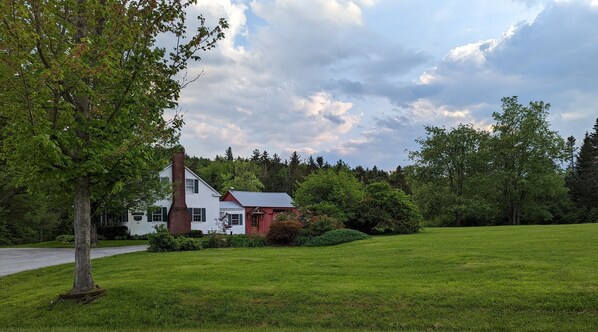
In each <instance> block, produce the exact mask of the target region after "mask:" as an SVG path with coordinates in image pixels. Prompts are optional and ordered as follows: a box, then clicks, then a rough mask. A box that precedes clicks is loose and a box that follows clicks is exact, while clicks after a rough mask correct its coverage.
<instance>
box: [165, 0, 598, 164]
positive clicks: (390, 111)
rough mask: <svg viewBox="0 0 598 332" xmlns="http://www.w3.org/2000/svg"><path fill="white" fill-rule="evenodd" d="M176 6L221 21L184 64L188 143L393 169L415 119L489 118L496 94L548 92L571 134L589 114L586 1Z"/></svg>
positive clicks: (214, 0) (591, 91)
mask: <svg viewBox="0 0 598 332" xmlns="http://www.w3.org/2000/svg"><path fill="white" fill-rule="evenodd" d="M188 14H189V16H197V15H198V14H202V15H203V16H204V17H205V18H206V19H207V24H208V25H212V26H213V25H214V23H215V22H216V20H217V19H218V18H220V17H224V18H226V19H227V21H228V23H229V25H230V28H229V29H228V30H226V31H225V33H226V38H225V39H224V40H222V41H221V42H220V43H219V44H218V46H217V47H216V48H215V49H213V50H210V51H208V52H206V53H202V54H200V56H201V57H202V59H201V61H199V62H196V63H192V64H190V66H189V73H188V74H187V75H188V76H190V77H193V76H194V75H199V74H201V77H199V79H198V80H197V81H195V82H193V83H191V84H190V85H189V86H187V87H186V88H185V89H184V90H183V92H182V93H181V97H180V100H179V110H178V111H179V112H181V113H182V114H184V120H185V126H184V128H183V129H182V132H181V144H182V145H183V146H184V147H185V149H186V152H187V154H189V155H194V156H198V157H199V156H201V157H208V158H213V157H214V156H216V154H219V155H223V154H224V151H225V150H226V148H227V147H229V146H230V147H231V148H232V150H233V153H234V155H235V156H241V157H249V156H251V154H252V151H253V150H254V149H259V150H260V151H264V150H266V151H268V153H269V155H270V156H272V155H273V154H274V153H277V154H278V155H279V156H280V157H281V158H282V159H283V160H284V159H288V158H289V156H290V154H291V153H292V152H293V151H297V152H298V153H299V155H300V156H301V158H302V159H307V158H309V156H313V157H314V158H315V157H316V156H323V157H324V158H325V160H328V161H329V162H331V163H335V162H336V161H337V160H339V159H342V160H343V161H344V162H346V163H348V164H349V165H350V166H352V167H355V166H357V165H361V166H363V167H369V168H371V167H373V166H374V165H376V166H378V168H382V169H386V170H393V169H394V168H395V167H396V166H398V165H402V166H405V165H409V164H411V163H412V161H410V160H409V158H408V151H413V150H417V149H418V144H417V143H416V142H415V140H416V139H417V138H421V137H424V135H425V131H424V126H428V125H431V126H444V127H446V128H451V127H455V126H457V125H458V124H460V123H472V124H474V125H475V126H476V127H477V128H482V129H490V128H491V125H492V123H493V120H492V113H493V112H500V111H501V108H500V107H501V101H500V99H501V98H502V97H506V96H518V97H519V101H520V102H521V103H522V104H527V103H529V102H530V101H539V100H542V101H545V102H548V103H550V104H551V109H550V115H549V118H548V120H549V122H550V123H551V128H552V129H553V130H556V131H558V132H559V133H560V135H561V136H563V137H568V136H571V135H573V136H575V137H576V138H577V141H578V144H579V143H581V141H582V139H583V135H584V134H585V132H586V131H590V130H591V129H592V126H593V124H594V122H595V120H596V118H597V117H598V0H591V1H590V0H577V1H575V0H571V1H563V0H561V1H549V0H545V1H542V0H537V1H534V0H528V1H525V0H519V1H509V0H459V1H448V0H404V1H403V0H352V1H349V0H301V1H299V0H245V1H243V0H238V1H233V0H199V1H198V3H197V5H196V6H194V7H193V8H191V9H190V10H189V12H188ZM162 42H163V43H164V42H166V43H167V41H162Z"/></svg>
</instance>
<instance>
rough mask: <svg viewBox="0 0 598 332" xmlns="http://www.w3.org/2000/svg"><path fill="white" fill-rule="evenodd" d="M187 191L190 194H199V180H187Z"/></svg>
mask: <svg viewBox="0 0 598 332" xmlns="http://www.w3.org/2000/svg"><path fill="white" fill-rule="evenodd" d="M185 191H186V192H187V193H188V194H197V193H199V180H197V179H185Z"/></svg>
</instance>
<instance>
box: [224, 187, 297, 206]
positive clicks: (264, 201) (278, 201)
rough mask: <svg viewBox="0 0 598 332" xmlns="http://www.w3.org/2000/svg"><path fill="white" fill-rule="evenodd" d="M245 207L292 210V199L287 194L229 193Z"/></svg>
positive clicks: (235, 191)
mask: <svg viewBox="0 0 598 332" xmlns="http://www.w3.org/2000/svg"><path fill="white" fill-rule="evenodd" d="M229 192H230V194H231V195H233V196H234V197H235V198H236V199H237V201H239V203H241V205H243V206H245V207H253V206H255V207H273V208H292V207H294V206H293V199H292V198H291V196H289V195H288V194H287V193H260V192H253V191H238V190H231V191H229Z"/></svg>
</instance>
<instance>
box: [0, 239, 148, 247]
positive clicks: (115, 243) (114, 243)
mask: <svg viewBox="0 0 598 332" xmlns="http://www.w3.org/2000/svg"><path fill="white" fill-rule="evenodd" d="M142 244H147V240H101V241H100V243H99V245H98V246H97V247H98V248H110V247H124V246H137V245H142ZM74 247H75V243H74V242H68V243H65V242H57V241H48V242H40V243H29V244H17V245H14V246H2V248H74Z"/></svg>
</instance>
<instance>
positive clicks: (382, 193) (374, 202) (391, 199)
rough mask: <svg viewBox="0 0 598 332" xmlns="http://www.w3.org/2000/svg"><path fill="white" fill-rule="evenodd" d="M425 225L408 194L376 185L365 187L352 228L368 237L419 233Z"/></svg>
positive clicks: (385, 184) (379, 184) (350, 223)
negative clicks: (371, 235)
mask: <svg viewBox="0 0 598 332" xmlns="http://www.w3.org/2000/svg"><path fill="white" fill-rule="evenodd" d="M422 223H423V219H422V216H421V213H420V212H419V209H418V208H417V206H416V205H415V203H413V201H412V200H411V198H410V197H409V196H407V194H405V193H404V192H403V191H401V190H400V189H394V188H392V187H391V186H390V185H389V184H388V183H386V182H374V183H371V184H369V185H367V186H366V187H365V196H364V197H363V200H362V201H361V204H360V208H359V213H358V214H357V217H356V218H355V219H354V220H351V221H349V224H348V225H349V227H350V228H354V229H357V230H360V231H362V232H365V233H368V234H410V233H417V232H419V230H420V229H421V227H422Z"/></svg>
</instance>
